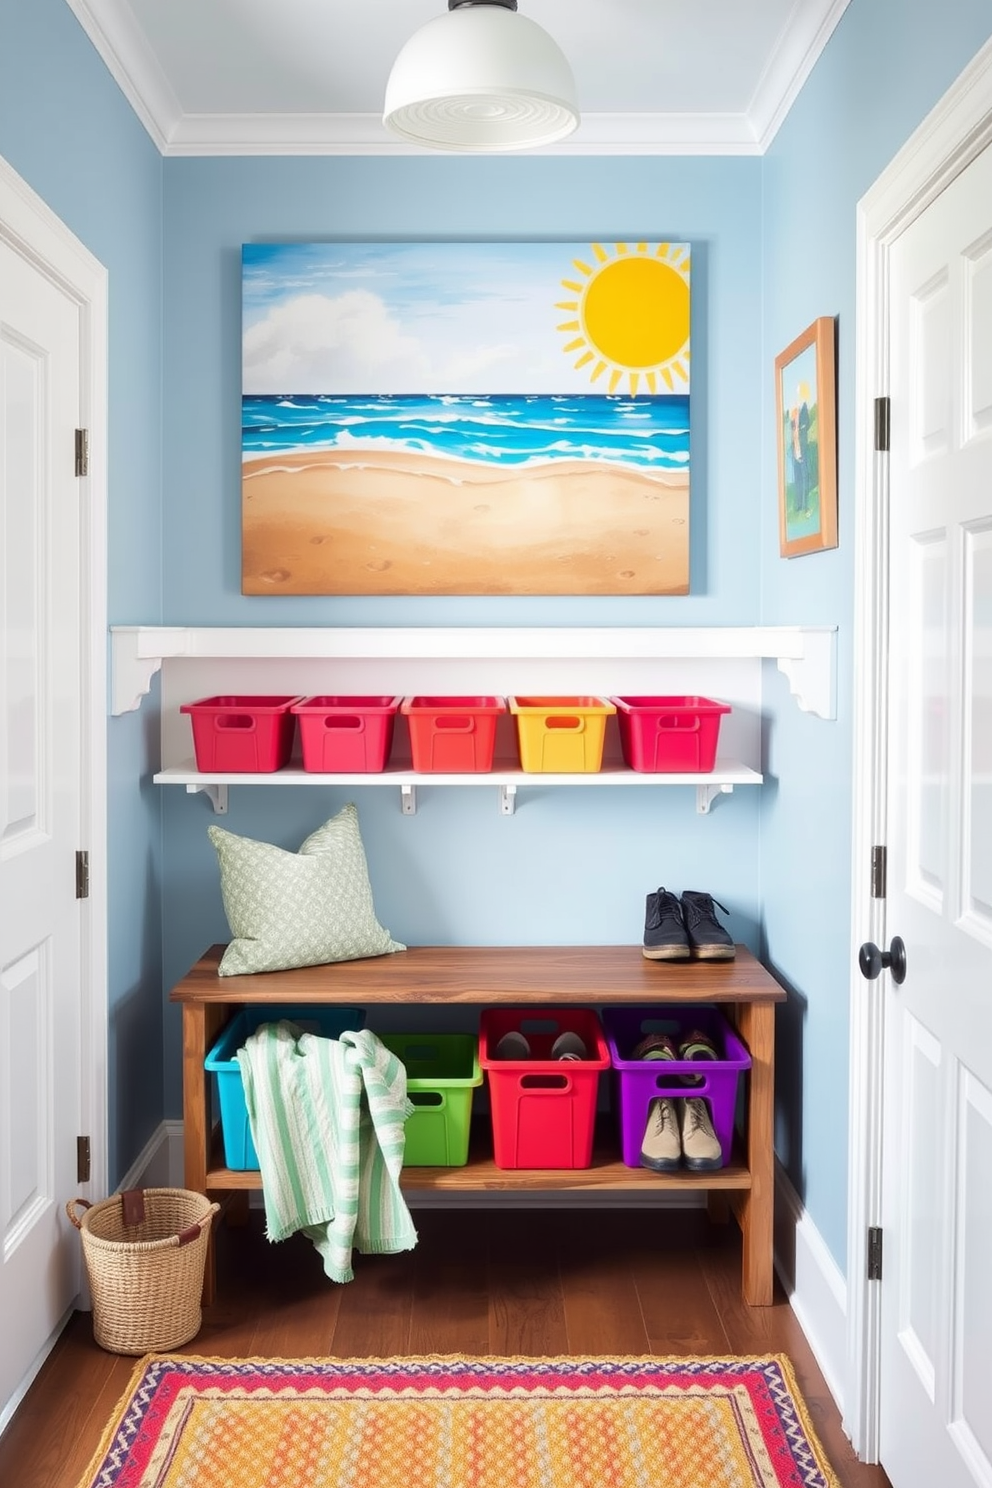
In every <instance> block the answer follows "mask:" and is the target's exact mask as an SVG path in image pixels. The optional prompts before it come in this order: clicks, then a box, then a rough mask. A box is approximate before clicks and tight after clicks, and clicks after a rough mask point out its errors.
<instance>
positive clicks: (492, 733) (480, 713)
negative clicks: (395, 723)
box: [400, 697, 506, 775]
mask: <svg viewBox="0 0 992 1488" xmlns="http://www.w3.org/2000/svg"><path fill="white" fill-rule="evenodd" d="M400 711H401V712H402V713H403V714H404V716H405V718H406V720H407V723H408V724H409V726H410V748H411V751H412V754H413V768H414V769H415V770H418V771H420V773H421V774H425V775H426V774H437V773H439V772H450V773H451V774H453V775H463V774H470V773H473V772H476V771H485V770H491V769H492V767H493V750H494V748H495V746H496V720H497V718H498V717H499V715H500V714H501V713H505V712H506V704H505V702H504V701H503V699H502V698H500V697H405V698H404V699H403V701H402V703H401V704H400Z"/></svg>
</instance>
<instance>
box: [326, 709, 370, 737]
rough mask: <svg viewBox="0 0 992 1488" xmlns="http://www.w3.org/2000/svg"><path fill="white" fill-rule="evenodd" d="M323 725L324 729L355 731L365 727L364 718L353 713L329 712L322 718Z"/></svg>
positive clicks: (359, 731)
mask: <svg viewBox="0 0 992 1488" xmlns="http://www.w3.org/2000/svg"><path fill="white" fill-rule="evenodd" d="M324 727H325V729H354V730H355V731H356V732H357V733H361V731H362V729H363V728H364V727H365V720H364V718H361V717H360V716H359V715H358V714H355V713H342V714H335V713H329V714H328V716H327V717H326V718H325V719H324Z"/></svg>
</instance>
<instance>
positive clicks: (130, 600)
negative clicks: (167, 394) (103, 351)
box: [0, 0, 162, 1181]
mask: <svg viewBox="0 0 992 1488" xmlns="http://www.w3.org/2000/svg"><path fill="white" fill-rule="evenodd" d="M0 155H3V157H4V158H5V159H6V160H7V161H8V163H9V164H10V165H12V166H13V167H14V169H15V170H16V171H17V172H18V173H19V174H20V175H21V176H22V177H23V178H24V179H25V180H26V181H27V183H28V185H29V186H31V187H32V188H33V189H34V190H35V191H36V192H37V193H38V195H39V196H41V197H42V198H43V199H44V200H45V201H46V202H47V203H48V205H49V206H50V207H51V208H52V209H53V211H55V212H56V213H57V214H58V216H59V217H61V218H62V220H63V221H64V222H65V223H66V224H67V225H68V227H70V228H71V229H72V231H73V232H74V233H75V234H76V236H77V237H78V238H80V239H81V241H82V242H83V243H84V244H85V245H86V247H87V248H88V249H89V250H90V251H91V252H92V253H93V254H94V255H95V256H96V257H97V258H98V259H99V260H100V261H101V263H103V264H104V265H105V266H106V268H107V270H108V272H109V301H110V326H109V335H110V388H109V400H110V430H109V439H110V447H109V469H110V492H109V523H110V532H109V544H108V547H109V570H110V590H109V611H110V619H111V622H113V621H120V622H128V623H131V624H133V623H135V622H136V621H146V622H150V623H155V622H157V621H158V620H159V619H160V617H161V561H162V560H161V499H160V493H161V452H162V429H161V351H162V348H161V298H162V288H161V283H162V161H161V159H160V157H159V154H158V152H157V150H156V149H155V147H154V145H153V144H152V143H151V141H150V140H149V138H148V135H147V133H146V132H145V130H144V129H143V128H142V126H141V125H140V124H139V123H138V121H137V119H136V118H135V116H134V114H133V112H132V111H131V109H130V107H129V106H128V104H127V103H126V102H125V101H124V99H123V97H122V96H121V93H120V91H119V89H118V88H117V86H116V84H115V83H114V82H113V81H112V80H111V78H110V76H109V74H108V73H107V71H106V69H105V67H104V65H103V63H102V62H101V61H100V59H99V57H98V56H97V54H96V52H95V51H94V50H93V48H92V46H91V45H90V43H89V41H88V39H87V38H86V36H85V35H84V33H83V32H82V30H81V29H80V27H79V25H78V23H77V22H76V20H75V17H74V16H73V15H72V13H71V11H70V10H69V9H68V7H67V5H66V4H65V3H64V0H30V3H29V4H25V3H24V0H0ZM153 714H154V702H153V703H152V707H151V709H146V710H145V712H144V713H143V714H142V715H138V714H132V715H128V716H127V717H125V718H122V719H113V720H111V722H110V735H109V764H108V796H109V829H110V830H109V852H110V860H109V864H108V871H109V889H110V958H109V960H110V966H109V1005H110V1006H109V1017H110V1047H109V1071H110V1139H111V1142H110V1176H111V1181H116V1179H117V1178H118V1177H120V1175H121V1174H122V1173H123V1171H124V1170H125V1169H126V1168H127V1167H128V1165H129V1164H130V1163H131V1161H132V1160H133V1159H134V1157H135V1156H136V1154H137V1153H138V1152H139V1151H140V1149H141V1147H142V1146H143V1145H144V1143H145V1141H146V1140H147V1139H148V1137H149V1135H150V1134H151V1132H152V1131H153V1129H154V1127H155V1126H156V1124H157V1123H158V1121H159V1120H160V1119H161V1115H162V1056H161V1043H162V1034H161V999H162V979H161V913H160V904H159V898H158V879H159V868H158V860H159V839H160V827H159V802H158V801H157V800H156V799H155V790H154V787H151V786H149V785H146V784H143V783H141V782H144V781H147V779H148V774H149V766H150V761H151V758H152V755H151V754H150V744H151V743H153V742H155V736H157V729H156V725H155V720H154V717H153ZM155 747H156V748H157V742H155Z"/></svg>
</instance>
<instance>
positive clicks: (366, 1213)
mask: <svg viewBox="0 0 992 1488" xmlns="http://www.w3.org/2000/svg"><path fill="white" fill-rule="evenodd" d="M238 1064H239V1065H240V1066H241V1080H242V1083H243V1085H244V1091H245V1105H246V1106H247V1109H248V1120H249V1123H250V1125H251V1134H252V1139H253V1141H254V1143H255V1150H256V1151H257V1153H258V1163H259V1168H260V1170H261V1174H262V1192H263V1196H264V1199H265V1223H266V1234H267V1235H268V1238H269V1239H270V1240H273V1241H275V1240H285V1239H286V1237H287V1236H288V1235H292V1234H295V1233H296V1231H297V1230H302V1231H303V1232H304V1234H306V1235H307V1236H308V1237H309V1238H310V1239H311V1240H312V1241H313V1243H314V1245H315V1246H316V1247H317V1249H318V1250H319V1252H320V1254H321V1256H322V1257H323V1260H324V1270H325V1271H326V1273H327V1275H328V1276H329V1277H330V1278H331V1280H332V1281H351V1280H352V1278H353V1276H354V1271H353V1270H352V1265H351V1253H352V1248H353V1247H354V1248H355V1249H357V1250H359V1251H361V1252H362V1253H363V1254H365V1255H384V1254H392V1253H393V1252H394V1251H399V1250H412V1249H413V1247H414V1245H415V1244H416V1243H417V1232H416V1230H415V1229H414V1227H413V1221H412V1219H411V1217H410V1211H409V1209H408V1208H407V1206H406V1203H405V1201H404V1199H403V1195H402V1193H401V1192H400V1186H399V1177H400V1171H401V1169H402V1167H403V1144H404V1123H405V1121H406V1119H407V1117H408V1116H409V1115H410V1114H411V1113H412V1111H413V1106H412V1104H411V1102H410V1101H409V1100H408V1099H407V1094H406V1070H405V1069H404V1067H403V1065H402V1064H401V1063H400V1061H399V1060H398V1059H397V1058H396V1056H395V1055H394V1054H391V1053H390V1051H389V1050H388V1049H387V1048H386V1046H385V1045H384V1044H383V1043H382V1042H381V1040H380V1039H378V1038H376V1036H375V1034H374V1033H372V1032H370V1031H369V1030H368V1029H362V1030H360V1031H358V1032H345V1033H342V1034H341V1037H340V1039H326V1038H319V1037H318V1036H317V1035H315V1034H312V1033H302V1032H301V1031H300V1029H299V1028H297V1027H296V1026H295V1025H294V1024H292V1023H289V1022H287V1021H283V1022H281V1023H264V1024H262V1026H261V1027H260V1028H259V1029H257V1030H256V1032H255V1033H253V1034H252V1035H251V1037H250V1038H249V1039H248V1040H247V1042H246V1043H245V1044H244V1046H243V1047H242V1048H241V1049H240V1050H239V1051H238Z"/></svg>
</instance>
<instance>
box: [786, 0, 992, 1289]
mask: <svg viewBox="0 0 992 1488" xmlns="http://www.w3.org/2000/svg"><path fill="white" fill-rule="evenodd" d="M990 34H992V7H990V6H989V3H988V0H952V3H949V4H945V5H943V6H941V7H940V10H939V12H935V11H934V9H933V6H932V5H930V4H928V3H925V0H852V4H851V5H850V6H849V8H848V9H847V11H846V12H845V14H844V16H843V18H842V20H841V22H840V24H839V26H838V27H837V30H836V31H835V33H834V35H833V37H832V38H831V40H830V42H829V44H828V46H827V47H826V49H825V51H824V53H823V55H822V57H821V58H820V60H819V62H818V63H817V66H816V68H815V69H814V71H813V73H812V75H811V77H810V79H809V80H808V82H807V83H806V86H805V87H804V88H803V90H802V93H801V94H800V96H799V98H798V99H797V101H796V103H795V104H794V105H793V107H792V109H791V111H790V113H789V116H788V118H787V119H786V121H785V123H784V125H783V126H782V128H781V130H780V131H779V133H778V135H777V137H776V139H775V140H774V142H773V144H772V146H771V148H770V149H769V151H768V153H767V154H766V155H765V157H764V160H763V168H762V190H763V219H762V245H763V246H762V257H763V270H764V306H765V309H764V319H763V336H762V340H763V346H764V355H763V359H762V390H763V393H764V397H765V408H764V413H763V417H762V429H763V431H764V435H763V441H762V478H761V488H762V497H761V608H762V618H763V619H764V620H765V621H766V622H767V623H769V624H790V623H793V624H794V623H797V622H799V623H803V624H813V625H823V624H836V625H838V626H839V628H840V647H839V655H840V668H839V682H838V699H839V706H838V717H837V721H836V722H835V723H829V724H825V723H821V722H819V721H818V720H816V719H811V718H809V717H807V716H806V715H804V714H801V713H799V712H797V710H796V707H795V704H794V703H793V702H792V701H791V700H790V699H789V697H788V695H787V693H786V690H785V688H784V685H783V684H782V683H781V679H776V681H775V683H774V684H773V685H772V686H770V688H769V689H768V696H767V714H768V738H769V744H768V757H767V770H768V773H769V775H770V776H771V777H772V784H771V785H770V786H766V787H765V789H764V790H763V791H762V852H761V880H762V909H763V916H764V937H765V946H764V949H765V953H766V957H767V960H768V962H769V964H770V965H771V966H772V967H773V968H774V969H775V971H776V972H777V973H778V975H779V976H780V978H781V979H782V980H783V981H784V982H785V983H786V985H787V986H788V987H789V988H790V991H791V995H790V999H789V1003H788V1006H787V1007H785V1008H783V1009H781V1010H780V1014H779V1018H778V1080H777V1089H778V1098H779V1122H778V1149H779V1153H780V1156H781V1157H782V1159H783V1161H784V1162H785V1163H786V1165H787V1167H788V1170H789V1173H790V1176H791V1177H792V1180H793V1182H794V1184H795V1185H796V1187H797V1189H798V1190H799V1192H800V1194H801V1196H802V1197H803V1199H804V1201H805V1204H806V1208H807V1210H808V1212H809V1213H810V1215H811V1217H812V1219H813V1221H814V1223H815V1224H816V1226H817V1228H818V1229H819V1231H820V1233H821V1234H822V1235H823V1237H824V1239H825V1240H826V1242H827V1244H828V1245H829V1247H830V1249H831V1251H832V1253H833V1255H834V1256H835V1258H836V1259H837V1261H838V1263H839V1264H840V1265H841V1267H842V1268H843V1266H844V1262H845V1254H846V1223H847V1217H846V1216H847V1139H848V1127H847V1099H848V1079H847V1072H848V1057H849V1056H848V1031H849V1020H848V988H849V978H850V946H849V937H850V923H851V909H850V891H851V872H850V870H851V861H850V857H851V830H850V827H851V808H852V782H851V774H852V722H853V720H852V701H851V693H852V677H851V668H852V624H853V587H854V530H853V518H854V418H855V407H854V396H855V389H854V363H855V346H854V335H855V319H854V318H855V269H856V239H855V227H856V221H855V211H856V206H857V202H858V200H859V198H860V197H861V196H863V195H864V193H865V192H866V191H867V189H868V188H869V187H870V186H871V184H872V182H873V181H874V180H875V179H876V178H877V177H878V176H879V175H880V173H881V172H882V171H883V170H884V169H885V167H886V165H887V164H888V163H889V161H890V160H891V159H892V157H893V156H894V155H895V154H896V152H897V151H898V149H899V148H900V146H901V145H902V144H903V143H904V142H905V140H906V139H908V137H909V136H910V134H911V133H912V132H913V130H914V129H915V128H916V127H917V126H918V125H919V124H920V123H921V121H922V120H923V118H924V117H925V115H926V114H927V113H928V112H929V110H930V109H931V108H932V107H933V105H934V104H935V103H936V102H937V101H938V99H939V98H940V97H941V96H942V94H943V93H945V92H946V90H947V89H948V88H949V87H950V86H951V84H952V83H953V81H954V79H955V78H956V77H957V76H958V74H959V73H960V72H961V70H962V69H963V68H964V66H965V65H966V64H967V62H968V61H969V60H970V59H971V57H972V56H973V55H974V54H975V52H977V51H978V50H979V48H980V47H981V46H982V45H983V44H984V43H985V42H986V41H987V40H988V38H989V35H990ZM820 315H833V316H836V317H837V318H838V380H839V395H838V396H839V403H838V410H839V420H838V422H839V491H840V522H839V534H840V545H839V547H838V548H837V549H835V550H834V551H831V552H826V553H819V554H814V555H809V556H806V557H802V558H793V559H788V560H785V559H781V558H780V557H779V556H778V529H777V512H776V496H775V491H776V468H775V459H776V454H775V441H774V426H775V406H774V379H773V376H772V367H773V363H774V358H775V356H776V354H777V353H778V352H779V351H780V350H782V348H783V347H785V346H787V345H788V344H789V343H790V342H791V341H792V340H793V339H794V337H795V336H797V335H798V334H799V332H800V331H802V330H803V329H804V328H805V327H806V326H808V325H809V324H810V323H811V322H812V321H813V320H814V319H816V317H817V316H820ZM879 391H880V390H879Z"/></svg>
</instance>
